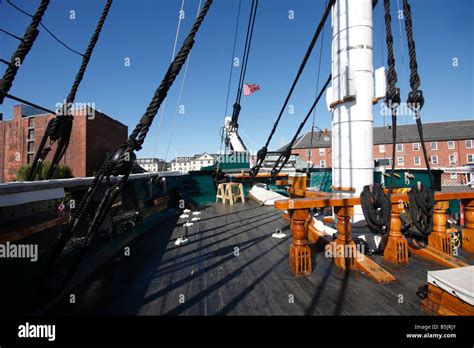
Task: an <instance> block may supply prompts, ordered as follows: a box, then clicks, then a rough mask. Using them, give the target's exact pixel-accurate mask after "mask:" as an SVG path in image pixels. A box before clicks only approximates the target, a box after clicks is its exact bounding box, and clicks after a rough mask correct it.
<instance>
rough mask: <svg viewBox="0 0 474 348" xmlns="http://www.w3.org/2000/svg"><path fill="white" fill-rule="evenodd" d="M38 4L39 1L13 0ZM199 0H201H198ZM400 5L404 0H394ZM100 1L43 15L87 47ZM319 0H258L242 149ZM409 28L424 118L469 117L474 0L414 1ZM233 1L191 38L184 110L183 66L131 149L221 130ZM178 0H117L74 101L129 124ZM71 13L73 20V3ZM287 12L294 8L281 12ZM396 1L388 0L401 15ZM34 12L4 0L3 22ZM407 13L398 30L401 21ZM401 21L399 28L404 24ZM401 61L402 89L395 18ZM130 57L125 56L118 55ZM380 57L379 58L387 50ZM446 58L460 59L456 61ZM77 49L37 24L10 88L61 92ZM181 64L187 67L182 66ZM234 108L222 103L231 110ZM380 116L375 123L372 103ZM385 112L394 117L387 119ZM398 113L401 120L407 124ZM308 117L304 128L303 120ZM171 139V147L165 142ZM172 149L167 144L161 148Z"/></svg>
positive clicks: (20, 28) (13, 23)
mask: <svg viewBox="0 0 474 348" xmlns="http://www.w3.org/2000/svg"><path fill="white" fill-rule="evenodd" d="M12 1H13V2H14V3H15V4H17V5H18V6H20V7H21V8H23V9H24V10H26V11H28V12H30V13H33V12H34V11H35V10H36V7H37V4H38V3H39V1H36V0H35V1H33V0H12ZM203 2H204V0H203ZM399 2H400V4H401V2H402V1H401V0H399ZM104 3H105V0H100V1H98V0H69V1H66V0H52V1H51V5H50V7H49V9H48V11H47V13H46V15H45V17H44V20H43V23H44V24H45V25H46V26H47V27H48V28H49V29H50V30H51V31H53V32H54V33H55V34H56V35H57V36H59V37H60V38H61V39H62V40H63V41H65V42H66V43H68V44H69V45H70V46H72V47H73V48H74V49H76V50H78V51H80V52H84V51H85V49H86V47H87V44H88V42H89V39H90V36H91V34H92V32H93V30H94V28H95V25H96V22H97V19H98V17H99V15H100V12H101V11H102V7H103V4H104ZM198 3H199V0H185V6H184V10H185V19H184V20H183V21H182V23H181V30H180V35H179V39H178V47H179V45H180V43H181V42H182V40H183V39H184V37H185V36H186V35H187V32H188V31H189V29H190V27H191V26H192V24H193V21H194V18H195V15H196V10H197V6H198ZM324 3H325V1H323V0H320V1H314V0H261V1H260V6H259V11H258V14H257V20H256V24H255V32H254V38H253V42H252V48H251V54H250V59H249V66H248V69H247V74H246V79H245V81H246V82H248V83H259V84H260V85H261V88H262V89H261V90H260V91H259V92H257V93H256V94H254V95H251V96H249V97H242V101H243V103H242V107H243V110H242V112H241V116H240V122H239V123H240V132H241V136H242V138H243V140H244V141H245V142H246V145H247V147H248V148H249V149H252V150H257V149H258V148H260V147H261V146H262V145H263V143H264V142H265V140H266V138H267V137H268V134H269V132H270V128H271V126H272V125H273V122H274V120H275V118H276V116H277V114H278V112H279V110H280V108H281V106H282V104H283V101H284V98H285V96H286V94H287V93H288V89H289V87H290V85H291V82H292V81H293V79H294V76H295V74H296V71H297V69H298V66H299V64H300V62H301V59H302V57H303V55H304V53H305V51H306V49H307V46H308V43H309V41H310V40H311V37H312V35H313V33H314V30H315V28H316V26H317V24H318V22H319V19H320V17H321V14H322V11H323V8H324ZM411 3H412V11H413V20H414V35H415V41H416V47H417V55H418V64H419V72H420V77H421V83H422V85H421V89H422V90H423V92H424V95H425V98H426V103H425V107H424V109H423V113H422V119H423V121H424V122H435V121H445V120H458V119H470V118H473V117H474V116H473V115H474V104H473V90H474V89H473V88H474V86H473V84H474V82H473V81H474V68H473V58H474V48H473V47H474V45H473V42H472V41H473V39H472V38H473V37H474V2H473V1H472V0H455V1H450V0H412V1H411ZM237 5H238V0H215V1H214V4H213V5H212V7H211V10H210V11H209V13H208V16H207V18H206V19H205V21H204V23H203V25H202V26H201V29H200V30H199V33H198V35H197V38H196V44H195V46H194V48H193V50H192V53H191V58H190V61H189V69H188V71H187V75H186V79H185V83H184V85H183V92H182V97H181V102H180V104H182V105H184V107H185V113H184V115H183V114H179V113H178V114H176V112H175V110H176V106H177V100H178V95H179V90H180V84H181V81H182V78H183V73H181V74H180V76H179V77H178V79H177V80H176V82H175V84H174V85H173V86H172V89H171V91H170V93H169V95H168V98H167V102H166V108H165V113H164V114H163V119H162V122H161V125H160V126H159V124H160V118H161V116H162V111H161V110H160V111H159V113H158V115H157V117H156V118H155V122H154V124H153V126H152V128H151V130H150V132H149V134H148V137H147V139H146V141H145V144H144V148H143V149H142V150H141V151H140V152H139V153H137V155H138V157H147V156H152V155H155V156H159V157H162V158H164V157H165V156H166V157H167V159H168V160H171V159H172V158H173V157H174V156H175V155H179V156H185V155H192V154H195V153H199V152H204V151H207V152H217V151H218V150H219V146H220V137H219V129H220V127H221V125H222V123H223V118H224V116H225V114H224V111H225V110H224V109H225V104H226V92H227V83H228V75H229V68H230V59H231V55H232V45H233V37H234V26H235V18H236V12H237ZM249 5H250V1H249V0H243V4H242V10H241V11H242V12H241V26H240V30H239V36H238V41H237V56H239V57H240V56H241V55H242V51H243V43H244V39H245V27H246V21H247V18H248V12H249ZM382 5H383V4H382V0H380V1H379V4H378V5H377V8H376V9H375V11H374V46H375V47H374V67H375V68H377V67H380V66H381V65H383V64H385V63H386V62H385V60H386V52H385V50H384V51H382V50H383V48H384V46H385V44H384V40H385V33H384V27H383V6H382ZM180 6H181V0H154V1H152V0H115V1H114V4H113V5H112V8H111V10H110V13H109V18H108V19H107V21H106V23H105V25H104V29H103V32H102V35H101V37H100V39H99V42H98V44H97V46H96V49H95V51H94V54H93V57H92V60H91V62H90V64H89V68H88V70H87V72H86V75H85V77H84V80H83V82H82V84H81V86H80V88H79V92H78V95H77V98H76V101H77V102H89V103H95V105H96V108H97V109H99V110H101V111H102V112H104V113H106V114H108V115H110V116H111V117H114V118H116V119H118V120H119V121H121V122H123V123H124V124H126V125H127V126H128V127H129V132H130V131H131V130H132V129H133V128H134V127H135V125H136V123H137V121H138V119H139V118H140V117H141V116H142V114H143V112H144V111H145V109H146V107H147V106H148V103H149V101H150V99H151V97H152V95H153V93H154V91H155V89H156V87H157V86H158V84H159V83H160V81H161V79H162V77H163V75H164V73H165V72H166V70H167V68H168V66H169V62H170V59H171V55H172V50H173V43H174V39H175V34H176V27H177V23H178V11H179V9H180ZM71 10H74V11H75V19H74V20H72V19H70V17H69V15H70V11H71ZM290 10H292V11H294V19H292V20H290V19H289V18H288V11H290ZM396 11H397V1H396V0H392V14H393V17H396V16H395V15H396ZM29 21H30V18H28V17H27V16H25V15H23V14H21V13H19V12H18V11H16V10H15V9H14V8H12V7H11V6H10V5H8V4H7V3H6V1H5V0H3V1H0V28H3V29H6V30H8V31H10V32H13V33H16V34H17V35H19V36H22V35H23V33H24V31H25V28H26V27H27V25H28V24H29ZM403 28H404V27H403V23H402V29H403ZM403 30H404V29H403ZM393 33H394V39H395V50H396V52H397V56H396V59H397V70H398V75H399V86H400V87H401V89H402V99H404V100H405V99H406V96H407V92H408V87H409V81H408V76H409V66H408V56H407V54H406V52H407V48H406V43H405V34H404V32H402V34H403V50H404V52H405V56H404V60H405V64H404V65H405V69H404V70H405V79H404V78H403V75H404V74H403V67H402V57H401V55H400V51H401V47H400V41H399V40H400V39H399V35H400V32H399V28H398V21H394V22H393ZM330 36H331V27H330V21H328V22H327V23H326V27H325V31H324V45H323V49H322V65H321V76H320V84H319V85H320V86H321V85H322V84H323V83H324V81H325V80H326V78H327V76H328V74H329V72H330ZM17 44H18V42H17V41H16V40H14V39H12V38H10V37H8V36H6V35H4V34H2V33H0V58H3V59H6V60H9V59H10V57H11V55H12V53H13V52H14V50H15V49H16V46H17ZM319 52H320V41H318V44H317V46H316V49H315V51H314V52H313V55H312V56H311V59H310V61H309V62H308V65H307V67H306V69H305V71H304V74H303V76H302V78H301V79H300V83H299V84H298V86H297V88H296V90H295V93H294V95H293V98H292V99H291V101H290V104H292V105H294V110H295V113H294V114H292V115H290V114H288V113H285V114H284V116H283V119H282V122H280V126H279V128H278V130H277V132H276V134H275V136H274V138H273V141H272V143H271V148H276V147H279V146H280V145H282V144H283V143H285V142H287V141H289V140H290V139H291V137H292V136H293V134H294V132H295V130H296V128H297V127H298V125H299V123H300V121H301V119H302V118H303V117H304V116H305V114H306V112H307V110H308V108H309V106H310V105H311V103H312V101H313V99H314V96H315V94H316V83H317V79H316V76H317V67H318V59H319ZM127 57H128V58H129V59H130V66H129V67H126V66H125V64H124V59H125V58H127ZM382 57H383V58H384V60H382ZM453 58H457V59H458V63H459V65H458V66H457V67H453V64H452V63H453ZM80 62H81V57H79V56H77V55H75V54H74V53H71V52H69V51H67V50H66V49H65V48H63V47H62V46H61V45H59V44H58V43H57V42H56V41H54V39H53V38H52V37H50V36H49V35H48V34H47V33H46V32H45V31H44V30H41V33H40V36H39V37H38V39H37V41H36V43H35V45H34V47H33V49H32V51H31V52H30V54H29V55H28V57H27V59H26V61H25V62H24V64H23V66H22V67H21V69H20V71H19V73H18V74H17V77H16V79H15V82H14V85H13V88H12V89H11V91H10V93H11V94H13V95H16V96H18V97H21V98H24V99H28V100H31V101H33V102H36V103H38V104H41V105H43V106H45V107H48V108H51V109H53V108H54V105H55V104H56V103H58V102H60V101H62V100H63V99H64V98H65V97H66V95H67V93H68V91H69V89H70V86H71V84H72V82H73V80H74V76H75V74H76V71H77V69H78V66H79V64H80ZM3 71H4V66H3V65H2V66H0V74H3ZM182 72H183V71H182ZM239 73H240V71H239V69H238V68H234V69H233V81H232V82H233V83H232V87H231V88H232V89H231V97H230V101H229V104H230V106H231V105H232V104H233V101H234V100H235V93H236V88H237V86H236V84H237V80H238V74H239ZM323 101H324V99H323V100H322V101H321V103H320V105H319V106H318V107H317V109H316V125H317V126H319V127H320V128H323V129H324V128H325V127H328V128H330V125H331V115H330V113H328V111H327V109H326V106H325V103H324V102H323ZM15 104H17V103H16V102H12V101H10V100H6V101H5V102H4V104H3V105H2V106H0V112H3V114H4V118H5V119H9V118H11V113H12V106H13V105H15ZM230 112H231V110H230V107H229V110H228V113H230ZM374 116H375V124H376V125H382V124H383V122H384V121H383V117H381V116H379V111H378V107H376V108H375V109H374ZM386 122H389V120H388V118H387V119H386ZM413 122H414V121H413V120H412V119H411V118H402V119H400V120H399V123H401V124H407V123H413ZM310 123H311V122H309V123H308V125H307V126H306V127H305V129H304V130H305V131H307V130H309V128H310V126H311V125H310ZM168 144H169V151H168V153H167V148H168ZM166 153H167V154H166Z"/></svg>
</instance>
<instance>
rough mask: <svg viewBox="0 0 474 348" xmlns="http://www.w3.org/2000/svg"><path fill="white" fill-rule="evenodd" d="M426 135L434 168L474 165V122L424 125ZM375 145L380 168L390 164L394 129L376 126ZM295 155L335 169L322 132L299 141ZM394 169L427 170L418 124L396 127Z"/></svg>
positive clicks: (376, 159)
mask: <svg viewBox="0 0 474 348" xmlns="http://www.w3.org/2000/svg"><path fill="white" fill-rule="evenodd" d="M329 133H330V132H329ZM354 136H357V134H355V135H354ZM423 136H424V139H425V144H426V149H427V152H428V155H429V158H430V164H431V168H433V169H446V168H450V167H462V166H466V165H473V164H474V120H467V121H451V122H435V123H425V124H424V125H423ZM373 142H374V146H373V153H374V160H375V161H376V163H378V164H379V165H380V166H381V167H384V166H388V165H391V158H392V144H391V142H392V129H391V127H388V126H387V127H374V133H373ZM310 144H311V145H310ZM292 153H293V154H298V155H299V156H300V158H301V159H303V160H305V161H310V162H311V164H314V165H315V167H331V166H332V158H331V155H332V153H331V139H330V138H329V141H326V140H325V139H324V136H323V135H322V134H320V133H316V132H314V133H313V135H312V140H311V132H307V133H306V134H304V135H303V136H301V137H300V138H298V139H297V141H296V142H295V145H294V146H293V150H292ZM395 168H397V169H424V168H426V166H425V162H424V157H423V151H422V149H421V146H420V142H419V136H418V130H417V127H416V124H409V125H398V126H397V146H396V163H395ZM443 175H444V174H443ZM450 179H451V180H459V184H464V182H463V181H465V179H463V178H462V177H461V176H460V177H459V178H458V177H457V175H454V174H453V175H451V177H450Z"/></svg>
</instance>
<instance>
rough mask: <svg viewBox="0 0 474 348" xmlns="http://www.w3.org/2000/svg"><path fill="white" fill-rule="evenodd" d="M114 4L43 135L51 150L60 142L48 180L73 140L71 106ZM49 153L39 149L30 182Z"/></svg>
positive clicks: (107, 7) (107, 6)
mask: <svg viewBox="0 0 474 348" xmlns="http://www.w3.org/2000/svg"><path fill="white" fill-rule="evenodd" d="M112 2H113V0H107V2H106V4H105V6H104V9H103V10H102V14H101V16H100V18H99V21H98V23H97V26H96V28H95V31H94V33H93V35H92V37H91V39H90V41H89V45H88V47H87V50H86V52H85V54H84V56H83V58H82V63H81V66H80V67H79V71H78V72H77V74H76V78H75V80H74V82H73V84H72V87H71V90H70V91H69V94H68V96H67V98H66V100H65V105H63V106H62V107H61V108H60V110H59V112H57V115H56V117H55V118H54V119H52V120H51V121H49V124H48V128H47V129H48V132H45V133H44V134H43V138H45V139H48V138H49V139H50V140H51V144H50V145H49V148H51V145H52V144H53V143H54V142H56V141H58V146H57V147H56V151H55V153H54V156H53V160H52V161H51V166H50V168H49V171H48V174H47V179H51V178H52V177H53V176H54V173H55V171H56V168H57V166H58V163H59V161H60V160H61V158H62V157H63V156H64V154H65V153H66V150H67V148H68V145H69V140H70V138H71V132H72V124H73V119H74V117H73V116H72V114H71V106H72V103H73V102H74V100H75V98H76V94H77V90H78V88H79V85H80V83H81V81H82V79H83V78H84V73H85V71H86V69H87V65H88V64H89V61H90V59H91V56H92V52H93V51H94V48H95V45H96V44H97V41H98V39H99V35H100V32H101V31H102V27H103V25H104V22H105V20H106V18H107V15H108V13H109V10H110V6H112ZM42 143H46V141H44V142H43V141H42ZM48 152H49V150H48V151H47V152H44V151H43V148H39V149H38V151H37V152H36V155H35V159H34V161H33V163H32V165H31V169H30V172H29V174H28V180H34V178H35V176H36V173H37V172H38V170H39V169H40V168H41V165H42V163H43V161H44V158H45V157H42V156H43V155H44V154H47V153H48Z"/></svg>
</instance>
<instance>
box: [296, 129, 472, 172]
mask: <svg viewBox="0 0 474 348" xmlns="http://www.w3.org/2000/svg"><path fill="white" fill-rule="evenodd" d="M473 138H474V137H473ZM473 141H474V139H473ZM436 143H437V149H436V150H431V148H430V142H426V149H427V152H428V156H430V159H431V158H432V157H431V156H438V163H437V164H435V163H433V161H431V167H432V168H446V167H449V166H450V163H449V155H452V154H455V155H456V163H455V165H456V166H463V165H465V164H467V155H468V154H472V155H474V148H470V149H468V148H466V142H465V140H456V141H454V149H448V142H447V141H437V142H436ZM402 145H403V148H402V149H401V150H402V151H400V152H398V151H397V152H396V153H395V155H396V158H398V157H403V165H398V161H397V160H396V161H395V167H396V168H420V169H423V168H426V166H425V161H424V157H423V151H422V149H421V146H419V150H418V151H416V150H414V149H413V143H403V144H402ZM473 145H474V144H473ZM306 151H307V149H294V150H292V153H293V154H299V155H300V158H301V159H302V160H305V161H307V160H308V159H309V156H308V155H307V153H306ZM373 155H374V159H383V158H388V159H391V158H392V145H391V144H385V152H380V148H379V145H374V147H373ZM415 157H419V163H420V164H419V165H417V164H415V162H414V159H415ZM321 159H323V160H326V167H330V166H331V165H332V163H331V148H325V154H324V155H322V156H321V155H319V149H318V148H313V149H312V154H311V161H312V162H313V163H315V164H316V165H319V161H320V160H321Z"/></svg>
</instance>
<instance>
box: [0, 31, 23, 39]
mask: <svg viewBox="0 0 474 348" xmlns="http://www.w3.org/2000/svg"><path fill="white" fill-rule="evenodd" d="M0 31H1V32H2V33H4V34H7V35H8V36H11V37H12V38H14V39H17V40H18V41H23V39H22V38H21V37H19V36H16V35H15V34H12V33H10V32H9V31H6V30H5V29H1V28H0Z"/></svg>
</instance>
